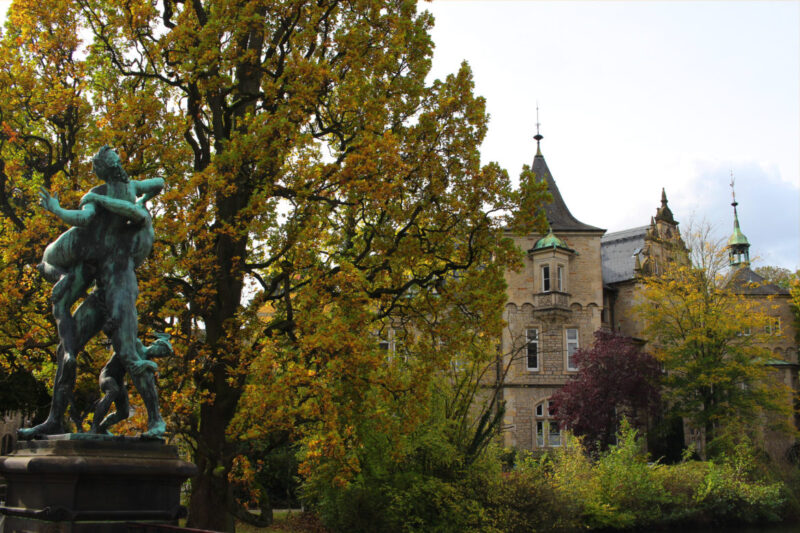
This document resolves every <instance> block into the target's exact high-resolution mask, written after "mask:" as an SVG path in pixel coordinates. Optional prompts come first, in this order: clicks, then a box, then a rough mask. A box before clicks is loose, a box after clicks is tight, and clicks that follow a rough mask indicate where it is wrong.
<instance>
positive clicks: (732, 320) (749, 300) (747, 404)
mask: <svg viewBox="0 0 800 533" xmlns="http://www.w3.org/2000/svg"><path fill="white" fill-rule="evenodd" d="M687 240H688V241H689V242H692V240H693V239H691V238H690V239H687ZM693 244H694V246H693V250H694V252H693V253H694V256H695V257H694V258H693V259H694V260H693V261H691V262H689V261H676V262H673V263H670V264H668V265H667V268H666V269H665V272H664V273H663V274H662V275H660V276H652V277H648V278H644V279H643V284H644V287H643V289H642V293H641V302H640V304H639V305H638V307H637V310H638V314H639V317H640V319H641V320H642V321H643V322H644V324H646V328H645V333H646V335H647V336H648V338H649V339H650V340H651V341H652V345H651V348H650V349H651V350H652V351H653V353H654V355H655V356H656V358H658V360H659V361H661V362H662V363H663V365H664V369H665V370H666V372H667V373H666V375H665V377H664V385H665V396H666V399H667V402H668V404H669V406H670V407H671V409H672V411H673V413H674V414H675V415H677V416H681V417H684V419H685V420H687V421H688V422H689V423H690V425H691V427H693V428H694V429H696V430H699V431H700V432H701V435H702V439H703V440H702V442H704V443H705V444H706V445H707V444H709V443H711V442H712V441H713V439H714V438H715V437H716V436H718V434H719V430H720V429H722V428H724V427H725V426H727V425H731V424H736V423H746V422H750V424H745V425H749V426H750V427H753V425H752V421H753V420H763V421H764V422H765V423H771V422H775V424H776V425H777V426H779V427H781V428H782V429H784V430H787V431H790V428H789V427H788V422H789V420H790V419H789V415H790V414H791V412H792V407H791V403H790V401H791V397H792V395H791V392H790V391H789V390H788V388H787V387H786V386H785V385H784V384H783V383H781V382H780V381H779V380H778V379H777V378H776V377H775V376H774V375H773V372H774V371H773V369H772V368H771V367H770V366H768V363H769V362H770V360H771V359H772V358H773V357H774V356H773V354H772V353H771V352H770V350H769V348H768V347H767V344H766V343H767V341H768V338H767V336H766V335H765V333H764V332H765V329H766V326H767V325H768V324H769V321H770V317H769V311H770V308H771V307H770V306H771V305H772V304H771V303H770V302H769V301H767V300H762V299H759V298H754V297H748V296H746V295H742V294H737V293H736V292H735V290H734V288H733V287H732V286H731V285H730V284H729V283H728V280H729V277H728V276H727V275H726V274H724V273H721V272H720V270H719V269H718V268H717V266H718V265H720V264H722V262H723V258H724V254H725V250H724V249H723V248H720V247H719V246H715V245H713V243H709V242H708V241H706V240H704V239H702V238H701V239H700V240H699V241H698V240H696V239H695V242H694V243H693ZM697 257H700V258H701V260H697ZM766 414H773V415H776V416H774V417H766V416H764V415H766ZM702 447H703V446H702V445H701V448H702ZM705 451H706V450H705V448H703V449H701V450H700V452H701V453H705Z"/></svg>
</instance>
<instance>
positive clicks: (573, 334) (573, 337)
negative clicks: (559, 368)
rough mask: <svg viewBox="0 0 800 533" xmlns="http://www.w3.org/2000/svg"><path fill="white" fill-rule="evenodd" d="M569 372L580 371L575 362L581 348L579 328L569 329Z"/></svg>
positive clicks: (567, 332)
mask: <svg viewBox="0 0 800 533" xmlns="http://www.w3.org/2000/svg"><path fill="white" fill-rule="evenodd" d="M566 336H567V370H578V364H577V363H576V362H575V352H577V351H578V348H579V347H580V345H579V342H578V328H567V330H566Z"/></svg>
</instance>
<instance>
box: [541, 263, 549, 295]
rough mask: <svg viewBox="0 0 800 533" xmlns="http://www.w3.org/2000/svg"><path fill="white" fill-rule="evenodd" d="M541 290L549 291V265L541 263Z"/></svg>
mask: <svg viewBox="0 0 800 533" xmlns="http://www.w3.org/2000/svg"><path fill="white" fill-rule="evenodd" d="M542 292H550V265H542Z"/></svg>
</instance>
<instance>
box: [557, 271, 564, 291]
mask: <svg viewBox="0 0 800 533" xmlns="http://www.w3.org/2000/svg"><path fill="white" fill-rule="evenodd" d="M556 290H557V291H559V292H564V265H558V266H557V267H556Z"/></svg>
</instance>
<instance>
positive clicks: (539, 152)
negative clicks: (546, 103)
mask: <svg viewBox="0 0 800 533" xmlns="http://www.w3.org/2000/svg"><path fill="white" fill-rule="evenodd" d="M539 126H540V124H539V102H538V101H537V102H536V135H534V136H533V138H534V139H536V155H542V150H541V148H539V141H541V140H542V139H544V137H542V134H541V133H539Z"/></svg>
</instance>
